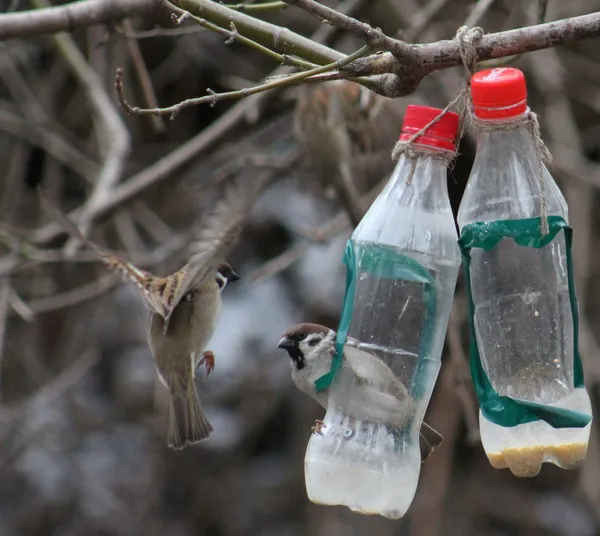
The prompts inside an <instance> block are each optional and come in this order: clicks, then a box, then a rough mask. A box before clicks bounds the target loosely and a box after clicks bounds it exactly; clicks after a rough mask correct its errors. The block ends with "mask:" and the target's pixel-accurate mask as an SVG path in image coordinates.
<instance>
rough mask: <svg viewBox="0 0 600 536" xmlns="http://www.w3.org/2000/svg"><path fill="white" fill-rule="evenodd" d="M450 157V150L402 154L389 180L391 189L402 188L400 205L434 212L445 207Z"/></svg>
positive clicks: (446, 205) (395, 191) (447, 204)
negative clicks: (409, 155) (410, 154)
mask: <svg viewBox="0 0 600 536" xmlns="http://www.w3.org/2000/svg"><path fill="white" fill-rule="evenodd" d="M451 157H452V153H450V152H449V151H442V150H431V151H428V152H423V153H417V158H416V160H413V159H411V158H409V157H407V156H406V155H405V154H403V155H401V156H400V159H399V160H398V164H397V165H396V169H395V170H394V174H393V176H392V180H391V181H390V193H391V192H392V191H393V192H394V194H395V193H397V192H402V202H401V205H402V206H407V207H413V208H419V207H420V208H423V209H425V210H427V211H428V212H434V213H435V212H440V211H445V210H446V209H447V207H448V206H449V200H448V187H447V175H446V174H447V168H448V162H449V161H450V158H451ZM411 173H412V177H411Z"/></svg>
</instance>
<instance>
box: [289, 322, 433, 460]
mask: <svg viewBox="0 0 600 536" xmlns="http://www.w3.org/2000/svg"><path fill="white" fill-rule="evenodd" d="M335 339H336V332H335V331H333V330H331V329H329V328H327V327H325V326H321V325H319V324H310V323H304V324H297V325H295V326H292V327H291V328H289V329H288V330H287V331H286V332H285V333H284V334H283V337H282V338H281V340H280V341H279V343H278V344H277V347H278V348H282V349H284V350H286V351H287V352H288V354H289V356H290V358H291V362H292V363H291V365H292V380H293V382H294V384H295V385H296V387H298V389H300V390H301V391H303V392H305V393H306V394H308V395H310V396H311V397H312V398H314V399H315V400H316V401H317V402H318V403H319V404H321V406H323V408H325V409H327V402H328V399H329V393H328V391H321V392H317V391H316V389H315V384H314V382H315V380H317V379H319V378H320V377H321V376H323V375H324V374H326V373H327V372H329V371H330V370H331V359H332V351H334V347H335ZM342 363H343V364H342V366H343V367H345V368H346V370H347V371H349V372H351V373H352V374H353V375H354V376H355V377H356V383H357V384H359V385H360V388H359V389H355V390H354V391H353V396H352V398H351V400H350V401H349V404H350V407H349V409H348V411H349V412H350V413H353V414H357V415H360V414H363V415H364V414H365V413H366V414H367V416H371V417H372V418H373V420H378V421H381V420H385V421H386V422H387V423H388V424H389V425H390V426H391V427H394V428H401V427H402V426H403V425H404V424H405V423H406V421H407V419H408V418H409V417H410V415H411V413H413V412H414V402H413V400H412V397H411V396H410V394H409V393H408V391H407V389H406V387H405V386H404V385H403V384H402V382H400V381H399V380H398V379H397V378H396V376H395V374H394V373H393V372H392V370H391V369H390V368H389V367H388V366H387V365H386V364H385V363H384V362H383V361H382V360H381V359H379V358H378V357H377V356H375V355H373V354H372V353H370V352H366V351H365V350H363V349H359V343H358V341H356V340H355V339H352V338H351V337H348V338H347V340H346V344H345V346H344V358H343V361H342ZM322 426H324V424H323V422H322V421H319V420H318V421H317V422H316V423H315V427H314V431H315V432H316V433H320V431H321V427H322ZM441 442H442V436H441V434H440V433H439V432H437V431H436V430H434V429H433V428H432V427H431V426H429V425H428V424H427V423H425V422H423V423H422V425H421V430H420V434H419V447H420V450H421V461H422V462H423V461H425V460H426V459H427V458H428V457H429V456H430V455H431V453H432V452H433V451H434V449H435V448H436V447H438V446H439V445H440V444H441Z"/></svg>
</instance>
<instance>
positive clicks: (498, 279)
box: [458, 68, 591, 476]
mask: <svg viewBox="0 0 600 536" xmlns="http://www.w3.org/2000/svg"><path fill="white" fill-rule="evenodd" d="M471 83H472V99H473V107H474V113H475V116H476V118H477V119H478V120H479V122H480V125H481V126H482V127H483V128H481V129H480V132H479V135H478V136H479V137H478V145H477V155H476V158H475V162H474V165H473V168H472V171H471V176H470V178H469V182H468V184H467V187H466V190H465V193H464V196H463V199H462V201H461V205H460V209H459V213H458V223H459V227H460V231H461V235H462V234H463V231H464V228H465V226H467V225H469V224H472V223H474V222H494V221H504V220H524V219H527V218H538V217H540V215H541V211H542V194H541V187H540V177H539V167H538V166H539V164H538V162H539V161H538V158H537V156H536V148H535V143H534V138H533V136H532V134H531V132H530V129H529V127H528V124H527V123H526V122H523V120H524V119H527V118H528V117H529V108H528V107H527V100H526V99H527V88H526V84H525V78H524V76H523V73H522V72H521V71H519V70H518V69H512V68H496V69H488V70H485V71H481V72H479V73H476V74H475V75H474V76H473V78H472V81H471ZM543 174H544V195H545V200H546V205H547V214H548V216H560V217H562V218H564V220H565V221H567V222H568V211H567V204H566V202H565V199H564V197H563V195H562V194H561V192H560V189H559V188H558V186H557V184H556V182H555V181H554V180H553V179H552V177H551V176H550V174H549V173H548V171H547V169H546V168H545V167H544V168H543ZM540 221H541V220H540ZM470 285H471V292H472V300H473V306H474V321H473V327H474V330H475V334H476V337H477V347H478V349H479V355H480V357H481V363H482V365H483V369H484V370H485V373H486V374H487V376H488V378H489V381H490V382H491V384H492V386H493V388H494V390H495V391H496V392H497V393H498V394H499V395H502V396H508V397H510V398H512V399H518V400H525V401H529V402H535V403H539V404H543V405H550V406H558V407H560V408H565V409H570V410H576V411H579V412H582V413H587V414H589V415H591V405H590V399H589V396H588V394H587V391H586V390H585V388H583V387H580V388H577V389H575V388H574V381H573V377H574V360H573V355H574V344H575V341H574V324H573V318H572V310H571V304H570V301H569V280H568V270H567V257H566V244H565V236H564V234H563V233H562V232H559V233H558V234H557V235H556V237H555V238H554V239H553V240H552V241H551V242H550V243H549V244H547V245H546V246H544V247H540V248H532V247H525V246H521V245H517V243H516V242H515V241H514V240H512V239H508V238H504V239H502V240H501V241H500V242H499V243H498V244H497V245H496V246H495V247H493V248H492V249H490V250H489V251H485V250H484V249H475V248H474V249H472V250H471V265H470ZM479 420H480V429H481V440H482V443H483V447H484V449H485V452H486V454H487V456H488V459H489V461H490V463H491V465H492V466H493V467H495V468H505V467H508V468H510V470H511V471H512V473H513V474H515V475H516V476H535V475H537V474H538V472H539V471H540V469H541V466H542V463H544V462H551V463H554V464H556V465H558V466H559V467H562V468H565V469H570V468H573V467H576V466H577V465H578V464H579V463H580V462H581V460H583V458H584V457H585V454H586V451H587V444H588V439H589V434H590V425H589V424H588V425H587V426H585V427H584V428H553V427H552V426H550V424H548V423H546V422H544V421H543V420H537V421H534V422H528V423H525V424H519V425H517V426H514V427H504V426H500V425H498V424H495V423H494V422H492V421H491V420H488V418H486V416H485V415H484V414H483V412H481V411H480V416H479Z"/></svg>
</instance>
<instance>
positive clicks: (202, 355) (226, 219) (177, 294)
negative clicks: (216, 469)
mask: <svg viewBox="0 0 600 536" xmlns="http://www.w3.org/2000/svg"><path fill="white" fill-rule="evenodd" d="M257 192H258V188H254V186H253V185H250V184H244V185H242V186H241V187H236V188H230V189H229V191H228V192H227V193H226V195H225V197H224V198H223V199H222V200H221V201H220V202H219V203H218V204H217V206H216V207H215V210H214V212H213V214H212V216H211V217H210V218H209V221H208V223H207V224H206V225H204V226H202V227H201V228H200V229H199V230H198V231H197V232H196V233H195V241H194V243H193V244H192V251H193V252H195V253H194V254H193V255H192V256H191V258H190V260H189V262H188V263H187V264H186V265H185V266H184V267H183V268H181V269H180V270H179V271H177V272H175V273H173V274H171V275H168V276H166V277H158V276H155V275H153V274H151V273H149V272H146V271H144V270H140V269H139V268H137V267H135V266H133V265H132V264H131V263H128V262H125V261H123V260H121V259H119V258H118V257H116V256H115V255H112V254H111V253H108V252H107V251H105V250H103V249H101V248H100V247H98V246H97V245H96V244H94V243H93V242H91V241H89V240H88V239H87V238H85V237H84V236H83V235H82V234H81V233H80V232H79V230H78V229H77V227H76V226H75V225H74V224H73V223H72V222H71V221H70V220H69V219H68V218H67V217H66V216H65V215H64V214H62V213H61V212H60V211H59V210H58V209H56V208H54V207H53V206H52V205H51V204H50V203H49V202H48V201H47V200H45V199H44V198H43V196H42V195H41V194H40V198H41V201H42V203H43V204H44V205H45V206H46V208H47V209H48V211H49V212H51V213H52V214H53V216H54V217H55V219H57V220H58V222H59V223H61V225H62V226H63V227H64V228H65V230H66V231H67V232H68V233H70V234H72V235H74V236H75V237H77V238H79V239H80V240H82V241H83V242H85V243H86V244H87V245H88V246H90V247H91V248H93V249H94V250H95V251H96V253H97V254H98V256H99V258H100V259H101V260H102V261H103V262H104V263H105V264H106V265H107V266H108V267H109V268H111V269H114V270H116V271H119V272H121V273H122V274H123V275H125V277H126V278H127V279H128V280H129V281H131V282H133V283H134V284H135V286H136V288H137V289H138V290H139V291H140V293H141V296H142V299H143V301H144V304H145V305H146V307H147V308H148V309H149V311H150V315H149V322H148V343H149V346H150V349H151V351H152V355H153V357H154V360H155V363H156V368H157V370H158V374H159V377H160V379H161V380H162V382H163V383H164V384H165V386H166V387H167V388H168V390H169V393H170V404H169V431H168V441H167V443H168V445H169V446H170V447H172V448H174V449H181V448H183V447H185V446H186V445H188V444H193V443H197V442H199V441H201V440H203V439H206V438H207V437H208V436H209V435H210V433H211V432H212V430H213V428H212V426H211V424H210V423H209V422H208V419H207V418H206V416H205V414H204V411H203V409H202V406H201V404H200V400H199V398H198V393H197V391H196V385H195V381H194V380H195V369H196V367H197V365H198V364H204V365H205V366H206V371H207V375H208V374H210V372H211V371H212V370H213V368H214V359H215V358H214V354H213V352H211V351H210V350H205V348H206V344H207V343H208V341H209V339H210V338H211V336H212V334H213V331H214V329H215V326H216V323H217V319H218V316H219V312H220V309H221V292H222V291H223V289H224V288H225V286H226V285H227V283H230V282H233V281H237V280H238V279H240V278H239V277H238V275H237V274H236V273H235V272H234V271H233V269H232V268H231V266H230V265H229V264H227V263H226V262H224V261H223V257H224V256H225V254H226V253H227V252H228V251H229V250H230V248H231V247H232V246H233V245H234V244H235V242H236V241H237V238H238V235H239V232H240V230H241V226H242V222H243V220H244V217H245V216H246V213H247V212H248V210H249V207H250V205H251V203H252V201H253V200H254V197H255V195H256V193H257Z"/></svg>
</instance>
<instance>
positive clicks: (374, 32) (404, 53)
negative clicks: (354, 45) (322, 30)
mask: <svg viewBox="0 0 600 536" xmlns="http://www.w3.org/2000/svg"><path fill="white" fill-rule="evenodd" d="M283 1H284V2H285V3H286V4H289V5H291V6H297V7H299V8H300V9H303V10H304V11H306V12H307V13H310V14H311V15H314V16H315V17H317V18H318V19H320V20H321V21H323V22H327V23H329V24H332V25H333V26H336V27H337V28H340V29H341V30H348V31H351V32H353V33H354V34H356V35H357V36H358V37H360V38H362V39H364V40H365V42H366V43H367V44H368V45H369V46H370V47H371V48H373V49H375V50H387V51H389V52H391V53H392V54H393V55H394V56H395V57H396V58H398V59H402V60H403V61H406V60H411V59H415V57H416V54H415V51H414V49H413V48H412V47H410V46H409V45H407V44H406V43H404V42H403V41H400V40H399V39H393V38H391V37H388V36H387V35H385V34H384V33H383V32H382V31H381V30H380V29H378V28H373V27H372V26H370V25H369V24H366V23H364V22H360V21H358V20H356V19H355V18H353V17H349V16H347V15H344V14H343V13H340V12H339V11H336V10H335V9H331V8H329V7H327V6H324V5H323V4H319V3H318V2H315V1H314V0H283Z"/></svg>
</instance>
